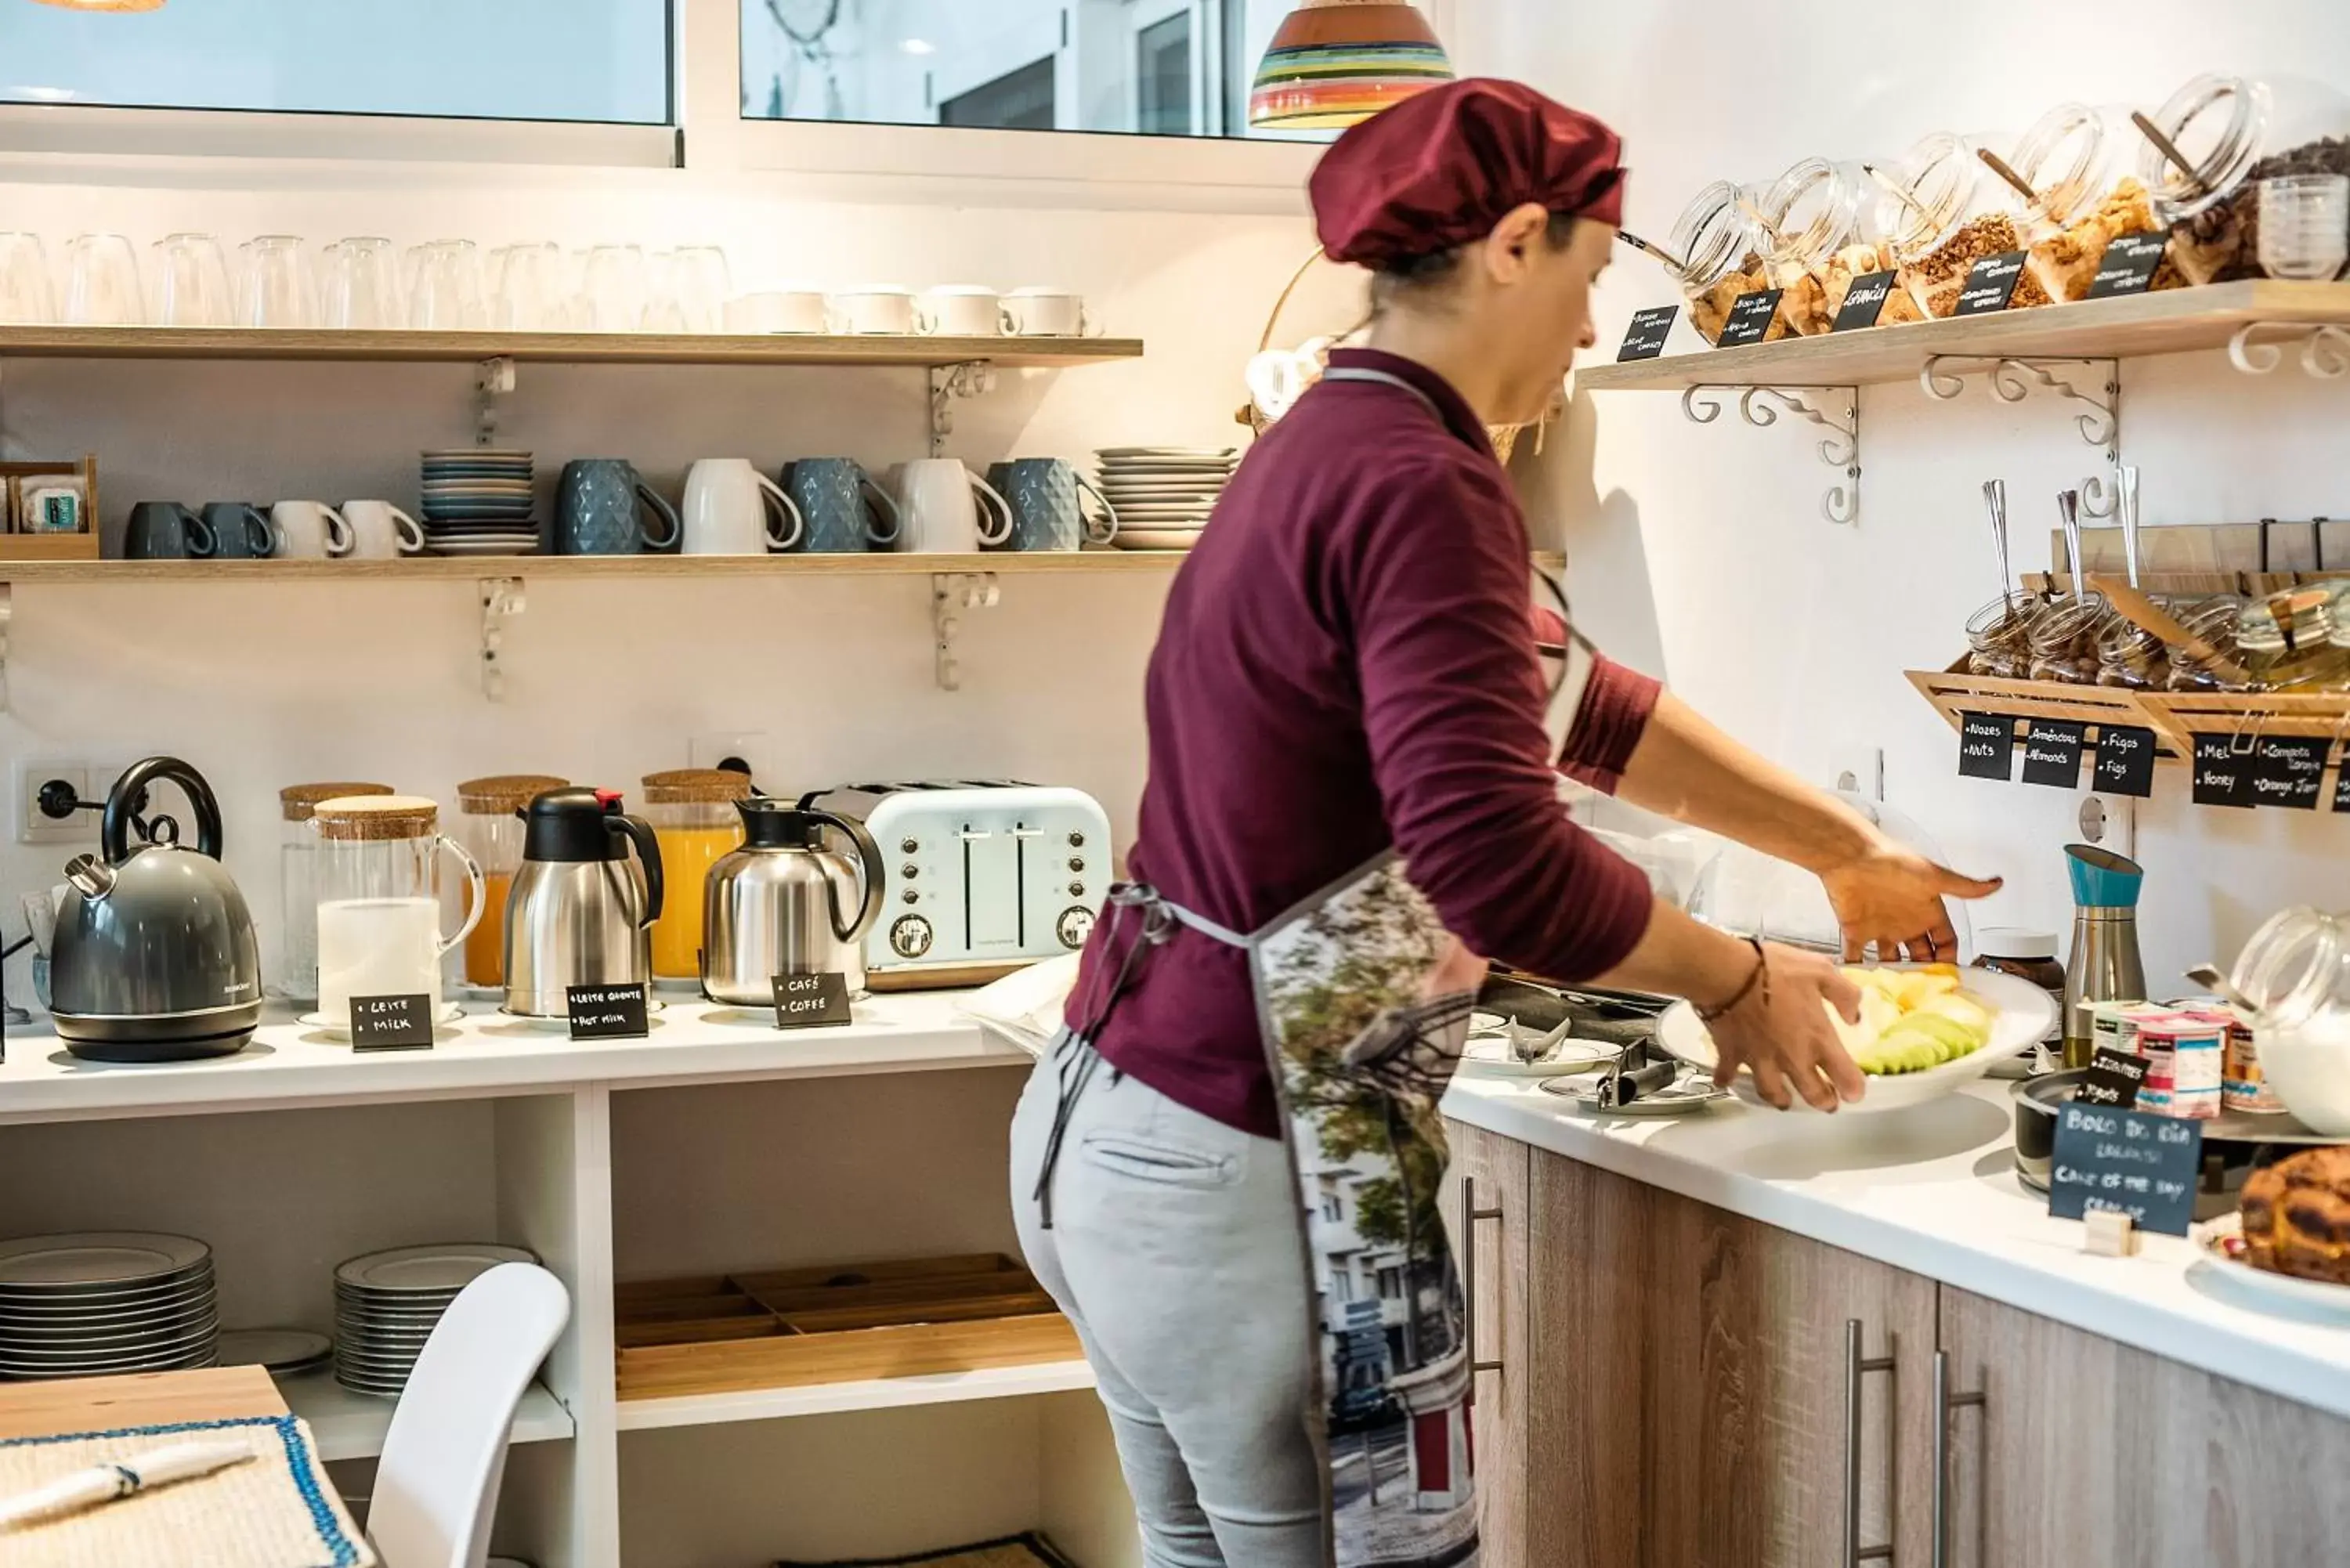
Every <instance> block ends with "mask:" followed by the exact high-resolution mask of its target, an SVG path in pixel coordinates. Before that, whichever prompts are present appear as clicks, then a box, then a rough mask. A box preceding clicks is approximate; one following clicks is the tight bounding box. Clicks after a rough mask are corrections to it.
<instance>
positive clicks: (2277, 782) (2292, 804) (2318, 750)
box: [2252, 735, 2334, 811]
mask: <svg viewBox="0 0 2350 1568" xmlns="http://www.w3.org/2000/svg"><path fill="white" fill-rule="evenodd" d="M2333 748H2334V742H2333V741H2331V740H2330V739H2328V738H2327V737H2325V736H2324V735H2273V736H2271V737H2269V738H2268V739H2266V740H2263V741H2262V742H2259V743H2258V744H2257V745H2255V746H2254V747H2253V748H2252V799H2253V800H2254V801H2255V802H2256V803H2257V804H2259V805H2281V806H2283V807H2285V808H2286V809H2287V810H2289V811H2315V810H2316V809H2317V797H2318V794H2319V793H2320V789H2321V785H2322V783H2323V780H2324V775H2325V753H2327V752H2329V751H2331V750H2333Z"/></svg>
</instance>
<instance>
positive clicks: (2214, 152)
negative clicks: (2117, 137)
mask: <svg viewBox="0 0 2350 1568" xmlns="http://www.w3.org/2000/svg"><path fill="white" fill-rule="evenodd" d="M2270 111H2271V98H2270V93H2269V89H2268V88H2267V86H2266V85H2265V84H2264V83H2261V82H2254V81H2247V80H2245V79H2244V78H2242V77H2230V76H2217V75H2209V76H2199V77H2197V78H2194V79H2193V80H2191V81H2189V82H2188V83H2187V84H2186V85H2185V86H2184V87H2182V88H2179V89H2178V91H2177V92H2175V93H2172V94H2171V95H2170V97H2169V98H2168V99H2166V100H2164V102H2163V105H2162V107H2161V108H2159V109H2156V110H2155V111H2154V112H2153V113H2151V114H2149V115H2148V116H2147V119H2149V120H2151V121H2152V122H2153V123H2154V127H2155V129H2156V130H2159V131H2161V132H2162V134H2163V137H2164V139H2165V140H2168V142H2169V143H2170V145H2171V147H2172V148H2174V149H2176V150H2177V151H2178V152H2179V154H2180V155H2181V156H2183V157H2184V158H2185V159H2186V160H2187V161H2188V163H2189V165H2190V166H2191V167H2189V168H2184V169H2182V168H2180V167H2179V166H2178V163H2177V162H2175V161H2173V160H2172V159H2171V157H2170V155H2169V153H2168V152H2167V151H2164V150H2163V149H2162V148H2161V147H2160V146H2159V145H2158V144H2157V143H2156V142H2155V141H2154V140H2152V139H2151V138H2147V137H2145V136H2143V135H2141V137H2140V138H2139V140H2140V141H2141V142H2142V143H2143V145H2142V146H2141V147H2140V148H2139V150H2138V161H2137V168H2138V178H2139V180H2140V181H2141V182H2144V183H2145V185H2146V187H2147V190H2148V191H2149V192H2152V193H2153V196H2154V213H2155V217H2156V219H2157V220H2158V222H2160V223H2166V224H2168V225H2169V228H2170V259H2171V261H2172V262H2174V263H2176V264H2177V265H2178V270H2179V272H2180V273H2181V274H2182V275H2184V276H2185V277H2186V279H2187V281H2188V282H2189V283H2220V282H2224V281H2225V280H2227V279H2229V278H2233V277H2243V276H2248V275H2250V274H2251V270H2252V268H2253V266H2254V265H2256V263H2255V262H2254V259H2253V258H2254V257H2255V255H2256V254H2257V238H2256V236H2255V235H2254V234H2253V233H2252V226H2253V224H2254V223H2255V222H2256V219H2257V205H2256V197H2255V194H2254V192H2253V191H2252V189H2251V186H2250V184H2249V183H2248V182H2250V181H2251V179H2252V178H2253V177H2254V175H2253V170H2254V168H2255V166H2256V165H2258V164H2259V162H2260V161H2261V149H2262V144H2263V142H2264V141H2265V140H2266V139H2267V136H2268V131H2269V115H2270Z"/></svg>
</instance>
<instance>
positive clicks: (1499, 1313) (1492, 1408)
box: [1445, 1122, 1535, 1568]
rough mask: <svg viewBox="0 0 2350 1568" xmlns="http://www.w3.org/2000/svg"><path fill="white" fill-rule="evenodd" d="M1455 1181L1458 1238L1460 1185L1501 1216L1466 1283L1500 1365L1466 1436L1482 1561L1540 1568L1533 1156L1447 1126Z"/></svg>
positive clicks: (1476, 1247)
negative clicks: (1531, 1267)
mask: <svg viewBox="0 0 2350 1568" xmlns="http://www.w3.org/2000/svg"><path fill="white" fill-rule="evenodd" d="M1445 1135H1446V1137H1447V1138H1448V1139H1449V1140H1450V1141H1451V1148H1452V1174H1453V1177H1454V1182H1453V1188H1452V1193H1451V1204H1449V1205H1448V1212H1449V1213H1450V1214H1451V1216H1452V1220H1453V1229H1452V1234H1453V1235H1454V1236H1455V1237H1456V1238H1458V1237H1460V1236H1461V1235H1462V1233H1463V1232H1462V1230H1461V1225H1462V1220H1461V1211H1460V1209H1459V1208H1458V1204H1459V1203H1460V1199H1461V1191H1462V1188H1461V1179H1462V1178H1466V1179H1470V1180H1473V1181H1474V1182H1475V1183H1476V1186H1475V1196H1476V1200H1477V1207H1478V1208H1479V1209H1480V1210H1499V1211H1500V1212H1498V1213H1496V1214H1493V1215H1492V1217H1491V1218H1490V1219H1485V1220H1477V1221H1475V1224H1476V1231H1477V1233H1476V1239H1475V1240H1474V1241H1472V1242H1470V1243H1469V1244H1468V1246H1467V1248H1465V1249H1464V1251H1471V1252H1473V1253H1474V1256H1473V1258H1471V1262H1473V1263H1474V1264H1475V1269H1474V1271H1473V1277H1471V1278H1466V1279H1464V1281H1463V1284H1464V1285H1465V1287H1466V1288H1467V1290H1468V1291H1469V1293H1470V1299H1471V1302H1472V1303H1474V1305H1475V1311H1474V1317H1475V1322H1474V1324H1472V1325H1471V1326H1472V1327H1473V1328H1474V1330H1475V1333H1476V1341H1475V1343H1474V1344H1472V1345H1471V1346H1470V1347H1469V1349H1470V1355H1471V1359H1473V1360H1476V1361H1499V1362H1500V1363H1501V1366H1500V1367H1499V1368H1497V1369H1495V1370H1493V1371H1491V1372H1483V1373H1480V1374H1478V1376H1477V1377H1476V1379H1475V1382H1474V1385H1473V1386H1474V1388H1475V1397H1476V1405H1475V1407H1473V1408H1472V1409H1471V1411H1470V1416H1469V1434H1470V1442H1471V1453H1472V1454H1474V1456H1475V1465H1476V1474H1477V1538H1478V1543H1479V1555H1478V1562H1479V1563H1481V1564H1482V1568H1535V1561H1534V1559H1533V1558H1531V1557H1529V1556H1528V1555H1527V1554H1526V1483H1527V1475H1526V1378H1527V1372H1528V1367H1527V1362H1526V1179H1527V1167H1528V1163H1529V1160H1530V1158H1531V1157H1532V1154H1533V1151H1532V1150H1531V1149H1530V1148H1528V1147H1527V1146H1526V1145H1524V1144H1522V1143H1519V1142H1516V1141H1515V1140H1513V1139H1511V1138H1505V1137H1501V1136H1499V1135H1498V1134H1494V1133H1489V1132H1482V1131H1480V1130H1479V1129H1477V1128H1475V1127H1466V1126H1463V1125H1462V1124H1461V1123H1459V1122H1449V1123H1447V1124H1446V1126H1445Z"/></svg>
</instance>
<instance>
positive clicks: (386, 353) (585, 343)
mask: <svg viewBox="0 0 2350 1568" xmlns="http://www.w3.org/2000/svg"><path fill="white" fill-rule="evenodd" d="M1141 357H1142V340H1141V339H1140V338H1139V337H899V336H894V335H890V336H884V335H879V334H877V335H872V336H866V337H815V336H806V337H803V336H799V335H795V334H789V333H765V334H761V335H759V336H756V337H738V336H734V335H732V334H705V333H636V332H324V331H308V330H304V329H300V328H293V327H284V328H271V327H0V358H28V359H325V360H345V361H373V360H384V361H397V360H409V361H419V360H421V361H433V360H438V361H446V362H462V361H467V360H479V359H499V358H504V359H515V360H524V361H528V362H531V363H534V364H543V365H865V366H888V365H910V366H932V365H959V364H968V363H971V362H972V361H977V360H984V361H986V362H987V363H989V364H992V365H998V366H1003V367H1005V368H1008V369H1020V368H1030V367H1046V366H1058V365H1093V364H1100V363H1103V362H1105V361H1107V360H1112V359H1139V358H1141Z"/></svg>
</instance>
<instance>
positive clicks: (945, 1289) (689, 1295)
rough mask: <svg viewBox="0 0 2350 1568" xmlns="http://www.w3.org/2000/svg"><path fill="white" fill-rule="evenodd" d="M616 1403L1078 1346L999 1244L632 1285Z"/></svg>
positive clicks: (624, 1301)
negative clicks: (956, 1253) (943, 1254)
mask: <svg viewBox="0 0 2350 1568" xmlns="http://www.w3.org/2000/svg"><path fill="white" fill-rule="evenodd" d="M615 1294H616V1299H617V1303H618V1323H617V1325H616V1326H617V1333H618V1339H619V1397H621V1398H623V1399H657V1398H673V1397H679V1396H681V1395H693V1394H720V1393H732V1392H736V1391H739V1390H743V1389H752V1388H791V1387H800V1386H806V1385H808V1384H815V1383H851V1382H861V1381H864V1380H867V1379H871V1378H882V1377H911V1376H920V1375H922V1374H925V1373H939V1372H969V1371H972V1370H975V1369H977V1368H980V1367H986V1366H1034V1365H1036V1364H1038V1363H1041V1362H1050V1361H1068V1360H1072V1359H1074V1358H1075V1357H1076V1355H1078V1354H1079V1350H1078V1346H1077V1335H1076V1329H1074V1328H1073V1327H1071V1326H1070V1324H1069V1320H1068V1319H1067V1318H1066V1317H1064V1316H1062V1315H1061V1314H1060V1312H1059V1311H1058V1310H1057V1309H1055V1306H1054V1304H1053V1298H1052V1297H1051V1296H1049V1295H1047V1294H1046V1293H1045V1290H1044V1288H1043V1287H1042V1286H1041V1285H1039V1284H1038V1283H1037V1282H1036V1277H1035V1275H1034V1274H1031V1273H1030V1272H1028V1271H1027V1270H1026V1269H1024V1268H1023V1267H1021V1265H1020V1264H1019V1262H1017V1261H1016V1260H1014V1259H1013V1258H1009V1257H1006V1256H1004V1255H1003V1253H1001V1252H980V1253H972V1254H967V1255H964V1256H962V1257H954V1258H917V1259H902V1260H898V1261H894V1262H877V1263H844V1264H839V1265H836V1266H831V1267H826V1268H814V1269H779V1270H774V1271H770V1272H763V1273H739V1274H706V1275H699V1276H696V1277H693V1278H690V1279H681V1280H651V1281H643V1282H637V1283H633V1284H623V1285H621V1286H620V1287H619V1289H618V1291H617V1292H616V1293H615Z"/></svg>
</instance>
